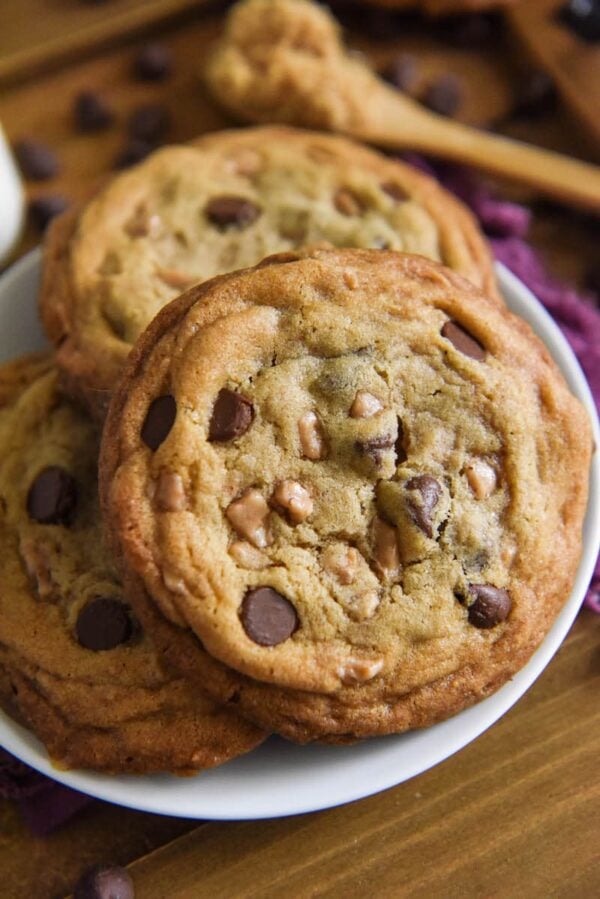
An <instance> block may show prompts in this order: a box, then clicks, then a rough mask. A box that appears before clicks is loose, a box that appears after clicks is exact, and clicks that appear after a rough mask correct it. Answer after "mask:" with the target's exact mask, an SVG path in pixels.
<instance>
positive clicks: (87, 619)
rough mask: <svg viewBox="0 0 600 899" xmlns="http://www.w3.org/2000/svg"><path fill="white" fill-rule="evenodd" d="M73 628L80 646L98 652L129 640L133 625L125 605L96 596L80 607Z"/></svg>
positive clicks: (116, 600) (115, 600)
mask: <svg viewBox="0 0 600 899" xmlns="http://www.w3.org/2000/svg"><path fill="white" fill-rule="evenodd" d="M75 630H76V633H77V639H78V640H79V643H80V644H81V646H84V647H85V648H86V649H92V650H93V651H94V652H100V651H102V650H106V649H114V648H115V646H120V645H121V643H125V642H126V641H127V640H129V638H130V637H131V635H132V633H133V625H132V621H131V617H130V614H129V610H128V608H127V606H126V605H124V604H123V603H122V602H119V600H118V599H110V598H108V597H105V596H98V597H97V598H96V599H92V600H90V602H88V603H87V604H86V605H85V606H84V607H83V608H82V610H81V611H80V613H79V615H78V617H77V624H76V625H75Z"/></svg>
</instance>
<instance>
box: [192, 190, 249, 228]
mask: <svg viewBox="0 0 600 899" xmlns="http://www.w3.org/2000/svg"><path fill="white" fill-rule="evenodd" d="M261 212H262V210H261V209H260V208H259V207H258V206H256V204H255V203H252V202H251V201H250V200H246V199H244V197H229V196H221V197H213V199H212V200H209V202H208V203H207V204H206V206H205V208H204V213H205V215H206V217H207V218H208V219H209V221H211V222H212V223H213V225H216V226H217V228H231V227H235V228H246V227H247V226H248V225H251V224H252V222H254V221H256V219H257V218H258V217H259V215H260V214H261Z"/></svg>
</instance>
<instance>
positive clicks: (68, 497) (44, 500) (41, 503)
mask: <svg viewBox="0 0 600 899" xmlns="http://www.w3.org/2000/svg"><path fill="white" fill-rule="evenodd" d="M76 508H77V482H76V481H75V479H74V478H73V477H72V476H71V475H70V474H69V472H68V471H65V470H64V468H60V467H59V466H58V465H50V466H49V467H48V468H44V469H43V470H42V471H40V473H39V474H38V476H37V477H36V479H35V480H34V482H33V484H32V485H31V487H30V488H29V493H28V494H27V514H28V515H29V517H30V518H31V519H33V521H38V522H39V523H40V524H62V525H65V526H68V525H70V524H71V523H72V521H73V518H74V517H75V510H76Z"/></svg>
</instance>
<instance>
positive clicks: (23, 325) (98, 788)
mask: <svg viewBox="0 0 600 899" xmlns="http://www.w3.org/2000/svg"><path fill="white" fill-rule="evenodd" d="M39 271H40V256H39V253H37V252H36V253H32V254H30V255H29V256H28V257H26V258H25V259H23V260H22V261H20V262H19V263H17V265H15V266H13V268H12V269H10V271H8V272H6V274H5V275H4V276H3V277H2V278H0V361H3V360H6V359H9V358H12V357H14V356H17V355H19V354H21V353H25V352H28V351H31V350H36V349H40V348H42V347H43V346H44V338H43V335H42V333H41V329H40V326H39V323H38V321H37V316H36V294H37V290H38V282H39ZM498 275H499V278H500V284H501V287H502V291H503V293H504V296H505V297H506V300H507V302H508V304H509V306H511V308H512V309H514V310H515V312H517V313H519V314H520V315H521V316H522V317H523V318H525V319H526V320H527V321H528V322H529V323H530V325H531V326H532V327H533V328H534V330H535V331H537V333H538V334H539V335H540V337H541V338H542V340H544V342H545V343H546V345H547V347H548V348H549V350H550V352H551V353H552V355H553V356H554V358H555V359H556V361H557V362H558V364H559V365H560V367H561V369H562V371H563V373H564V375H565V377H566V379H567V381H568V383H569V386H570V388H571V390H572V391H573V393H574V394H576V395H577V396H578V397H579V398H580V399H581V401H582V402H583V403H584V404H585V406H586V407H587V409H588V411H589V413H590V416H591V418H592V421H593V425H594V431H595V440H596V446H600V429H599V427H598V418H597V416H596V410H595V407H594V403H593V400H592V397H591V395H590V391H589V388H588V386H587V383H586V381H585V379H584V377H583V374H582V373H581V369H580V368H579V365H578V363H577V361H576V359H575V357H574V356H573V353H572V352H571V350H570V349H569V346H568V344H567V342H566V341H565V339H564V337H563V336H562V335H561V333H560V331H559V329H558V328H557V326H556V325H555V324H554V322H553V321H552V319H551V318H550V316H549V315H548V314H547V312H546V311H545V310H544V309H543V307H542V306H541V305H540V304H539V303H538V302H537V300H536V299H535V297H534V296H533V295H532V294H531V293H530V292H529V291H528V290H527V289H526V288H525V287H524V286H523V285H522V284H521V283H520V281H518V280H517V279H516V278H515V277H514V276H513V275H512V274H510V273H509V272H508V271H507V270H506V269H505V268H503V267H501V266H499V268H498ZM590 497H591V499H590V503H589V508H588V511H587V517H586V521H585V529H584V555H583V561H582V563H581V566H580V568H579V572H578V575H577V580H576V582H575V586H574V588H573V592H572V594H571V596H570V597H569V599H568V601H567V602H566V604H565V606H564V608H563V610H562V612H561V614H560V615H559V617H558V619H557V620H556V622H555V624H554V626H553V627H552V629H551V631H550V632H549V634H548V635H547V637H546V639H545V640H544V642H543V643H542V645H541V646H540V648H539V649H538V650H537V652H536V653H535V655H534V656H533V657H532V659H531V660H530V662H529V664H528V665H526V666H525V668H523V669H522V670H521V671H520V672H519V673H518V674H517V675H516V677H514V678H513V679H512V680H511V681H510V682H509V683H507V684H506V685H505V686H504V687H502V689H501V690H499V691H498V692H497V693H495V694H494V695H493V696H491V697H489V698H488V699H486V700H484V701H483V702H480V703H479V704H478V705H476V706H474V707H473V708H471V709H467V710H466V711H464V712H461V713H460V714H459V715H456V716H455V717H454V718H451V719H449V720H448V721H444V722H442V723H441V724H436V725H435V726H434V727H430V728H429V729H427V730H423V731H415V732H413V733H409V734H403V735H399V736H392V737H383V738H379V739H376V740H369V741H366V742H364V743H360V744H358V745H356V746H349V747H327V746H304V747H301V746H294V745H292V744H291V743H286V742H285V741H283V740H280V739H278V738H276V737H272V738H270V739H269V740H268V741H267V742H266V743H265V744H264V745H263V746H261V747H260V748H259V749H257V750H255V751H254V752H252V753H250V754H249V755H246V756H244V757H242V758H240V759H236V760H235V761H233V762H229V763H228V764H227V765H224V766H223V767H221V768H217V769H215V770H213V771H207V772H205V773H203V774H200V775H198V776H197V777H194V778H185V779H182V778H177V777H173V776H170V775H158V776H152V777H135V776H121V777H110V776H106V775H101V774H92V773H89V772H83V771H69V772H66V771H56V770H55V769H54V768H53V767H52V765H51V764H50V762H49V761H48V758H47V756H46V753H45V751H44V748H43V746H42V745H41V744H40V743H39V742H38V740H36V739H35V737H33V736H32V735H31V734H30V733H28V732H27V731H26V730H24V729H23V728H21V727H19V726H18V725H17V724H15V723H14V722H13V721H12V720H11V719H10V718H8V717H6V716H3V715H1V713H0V743H1V744H2V745H3V746H4V747H5V748H6V749H7V750H8V751H9V752H12V753H13V755H16V756H17V757H18V758H20V759H22V760H23V761H24V762H26V763H27V764H29V765H31V766H32V767H33V768H37V769H38V770H39V771H42V772H43V773H44V774H47V775H49V776H50V777H52V778H54V779H55V780H57V781H60V782H61V783H63V784H67V785H68V786H70V787H73V788H75V789H76V790H81V791H82V792H83V793H89V794H90V795H91V796H96V797H98V798H100V799H105V800H108V801H109V802H115V803H117V804H120V805H125V806H130V807H132V808H136V809H142V810H144V811H148V812H157V813H161V814H165V815H177V816H179V817H186V818H212V819H224V820H227V819H243V818H270V817H278V816H282V815H294V814H298V813H300V812H310V811H316V810H317V809H323V808H329V807H331V806H334V805H340V804H341V803H344V802H350V801H351V800H354V799H360V798H362V797H364V796H370V795H372V794H373V793H377V792H378V791H380V790H385V789H387V788H388V787H392V786H395V785H396V784H399V783H402V782H403V781H405V780H408V779H409V778H410V777H414V776H415V775H416V774H420V773H421V772H422V771H426V770H427V769H428V768H430V767H431V766H432V765H436V764H437V763H438V762H441V761H443V760H444V759H446V758H448V756H450V755H452V754H453V753H454V752H457V751H458V750H459V749H462V747H463V746H466V745H467V743H470V742H471V740H474V739H475V738H476V737H478V736H479V734H481V733H482V732H483V731H484V730H486V729H487V728H488V727H490V725H492V724H493V723H494V722H495V721H497V720H498V719H499V718H500V717H501V716H502V715H503V714H504V713H505V712H506V711H508V709H510V707H511V706H512V705H513V704H514V703H515V702H516V701H517V700H518V699H519V698H520V697H521V696H522V695H523V693H524V692H525V691H526V690H527V689H528V688H529V687H530V686H531V684H532V683H533V682H534V681H535V679H536V678H537V677H538V676H539V674H540V673H541V672H542V671H543V669H544V668H545V667H546V665H547V664H548V662H549V661H550V659H551V658H552V656H553V655H554V653H555V652H556V650H557V649H558V647H559V646H560V644H561V642H562V640H563V639H564V638H565V636H566V634H567V632H568V630H569V628H570V627H571V624H572V623H573V619H574V618H575V616H576V614H577V611H578V609H579V607H580V605H581V602H582V600H583V597H584V595H585V592H586V588H587V586H588V583H589V581H590V579H591V576H592V571H593V568H594V563H595V560H596V556H597V554H598V548H599V545H600V459H599V456H598V453H596V454H595V456H594V460H593V469H592V481H591V491H590Z"/></svg>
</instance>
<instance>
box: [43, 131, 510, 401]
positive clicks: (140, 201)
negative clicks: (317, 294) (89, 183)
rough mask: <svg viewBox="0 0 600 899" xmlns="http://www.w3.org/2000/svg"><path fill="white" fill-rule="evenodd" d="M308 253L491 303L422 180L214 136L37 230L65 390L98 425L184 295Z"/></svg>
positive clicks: (471, 250)
mask: <svg viewBox="0 0 600 899" xmlns="http://www.w3.org/2000/svg"><path fill="white" fill-rule="evenodd" d="M319 243H325V244H328V245H333V246H346V245H348V246H357V247H388V248H391V249H395V250H402V251H405V252H411V253H420V254H422V255H425V256H429V257H431V258H433V259H436V260H438V261H441V262H444V263H445V264H446V265H448V266H449V267H450V268H453V269H455V270H456V271H458V272H459V273H460V274H462V275H464V276H465V277H467V278H469V279H470V280H472V281H474V282H475V283H477V284H478V285H479V286H481V287H483V289H484V290H485V291H487V292H488V293H490V294H492V295H493V296H497V294H496V288H495V277H494V273H493V267H492V261H491V257H490V253H489V249H488V247H487V244H486V242H485V240H484V238H483V237H482V235H481V233H480V232H479V230H478V227H477V225H476V223H475V221H474V219H473V218H472V216H471V215H470V213H469V212H468V211H467V210H466V208H465V207H464V206H462V204H461V203H459V201H458V200H456V199H454V198H453V197H452V196H451V195H450V194H449V193H447V192H446V191H444V190H443V189H442V188H440V187H439V186H438V185H437V184H436V183H435V182H434V181H433V180H432V179H430V178H428V177H426V176H424V175H422V174H420V173H419V172H417V171H415V170H414V169H412V168H411V167H409V166H407V165H404V164H402V163H400V162H396V161H394V160H392V159H388V158H386V157H384V156H382V155H380V154H378V153H376V152H374V151H371V150H368V149H366V148H364V147H361V146H359V145H357V144H355V143H352V142H351V141H348V140H345V139H343V138H338V137H331V136H327V135H321V134H313V133H311V132H305V131H299V130H295V129H291V128H283V127H266V128H248V129H245V130H241V131H226V132H219V133H216V134H213V135H207V136H205V137H202V138H200V139H199V140H198V141H196V142H194V143H193V144H190V145H188V146H177V147H169V148H167V149H163V150H160V151H158V152H156V153H155V154H153V155H152V156H151V157H150V158H149V159H148V160H146V161H145V162H143V163H142V164H140V165H139V166H136V167H135V168H134V169H132V170H130V171H128V172H126V173H124V174H122V175H119V176H118V177H117V178H115V179H114V180H113V181H112V182H111V183H110V184H109V185H108V186H107V187H106V188H105V189H104V190H103V191H101V192H100V194H99V195H98V196H97V197H96V198H95V199H93V200H92V201H91V202H90V203H89V204H88V205H87V206H86V207H85V208H83V209H81V210H74V211H69V212H67V213H66V214H65V215H64V216H62V217H60V218H59V219H57V220H56V221H55V222H54V223H53V224H52V226H51V228H50V229H49V234H48V237H47V240H46V244H45V256H44V266H43V281H42V289H41V315H42V320H43V322H44V326H45V328H46V331H47V333H48V335H49V337H50V339H51V341H52V342H53V344H54V345H55V347H56V360H57V364H58V366H59V367H60V369H61V370H62V373H63V378H64V386H65V389H66V390H67V392H69V393H70V394H72V395H75V396H79V397H81V398H83V399H84V400H85V401H86V403H87V405H88V406H89V407H90V408H91V409H92V410H93V411H95V413H96V414H97V415H98V416H100V417H102V414H103V412H104V411H105V408H106V403H107V401H108V398H109V395H110V392H111V391H112V389H113V388H114V386H115V384H116V382H117V380H118V377H119V374H120V372H121V369H122V367H123V364H124V362H125V360H126V358H127V355H128V353H129V351H130V350H131V347H132V345H133V343H134V342H135V341H136V339H137V338H138V337H139V335H140V334H141V332H142V331H143V330H144V328H145V327H146V326H147V325H148V324H149V323H150V321H151V320H152V318H153V317H154V316H155V315H156V313H157V312H158V311H159V310H160V309H161V308H162V307H163V306H165V305H166V304H167V303H168V302H170V301H171V300H173V299H174V298H175V297H176V296H177V295H178V294H180V293H182V292H183V290H184V289H186V288H189V287H190V286H192V285H193V284H195V283H197V282H202V281H205V280H207V279H209V278H211V277H213V276H214V275H218V274H221V273H223V272H227V271H232V270H234V269H238V268H243V267H246V266H249V265H255V264H256V263H257V262H259V261H260V259H262V258H263V257H264V256H266V255H269V254H271V253H275V252H279V251H287V250H293V249H295V248H297V247H299V246H302V245H305V244H319ZM498 302H500V300H498Z"/></svg>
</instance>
